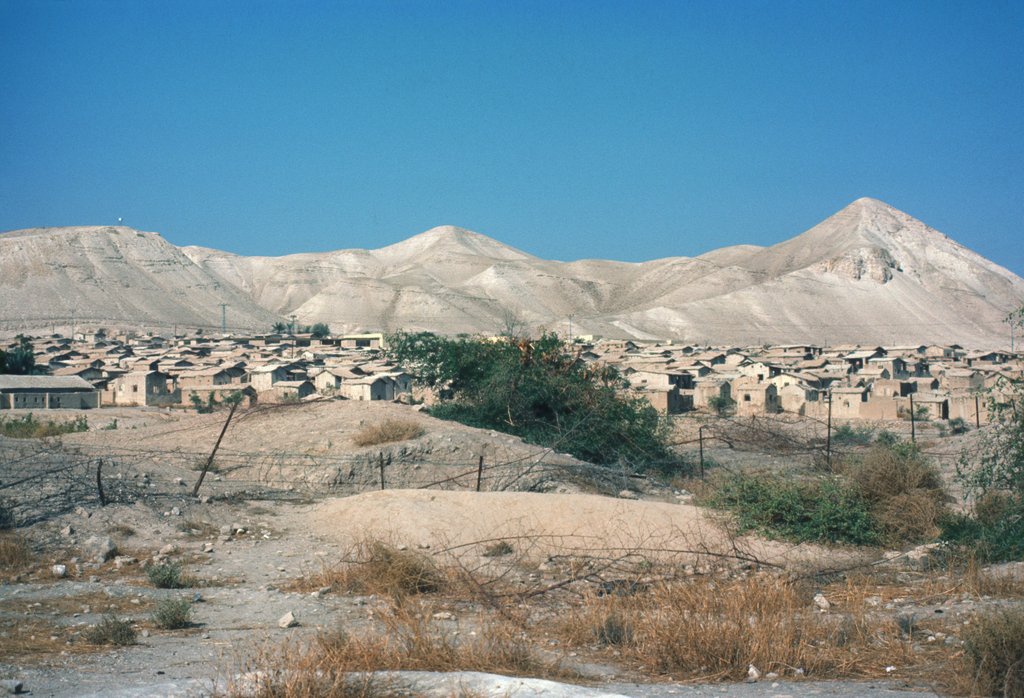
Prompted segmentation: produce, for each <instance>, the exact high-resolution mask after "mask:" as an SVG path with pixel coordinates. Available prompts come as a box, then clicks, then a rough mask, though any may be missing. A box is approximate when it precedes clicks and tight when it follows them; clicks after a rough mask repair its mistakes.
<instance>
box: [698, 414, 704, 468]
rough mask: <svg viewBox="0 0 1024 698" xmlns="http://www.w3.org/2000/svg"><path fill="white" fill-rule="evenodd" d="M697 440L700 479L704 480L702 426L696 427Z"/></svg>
mask: <svg viewBox="0 0 1024 698" xmlns="http://www.w3.org/2000/svg"><path fill="white" fill-rule="evenodd" d="M697 440H698V441H700V479H701V480H703V479H704V425H703V424H701V425H700V426H699V427H697Z"/></svg>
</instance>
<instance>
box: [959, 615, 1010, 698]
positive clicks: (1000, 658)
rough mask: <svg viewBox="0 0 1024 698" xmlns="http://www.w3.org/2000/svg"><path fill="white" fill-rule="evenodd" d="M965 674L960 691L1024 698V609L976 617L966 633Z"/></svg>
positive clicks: (961, 675)
mask: <svg viewBox="0 0 1024 698" xmlns="http://www.w3.org/2000/svg"><path fill="white" fill-rule="evenodd" d="M963 668H964V671H963V672H960V673H958V677H959V678H960V685H958V686H956V688H958V689H960V691H959V692H963V693H968V694H970V695H983V696H1006V697H1007V698H1010V697H1012V698H1021V697H1022V696H1024V609H1021V608H1016V609H1000V610H994V611H988V612H985V613H982V614H979V615H978V616H975V617H974V619H973V620H972V622H971V624H970V625H969V626H968V627H967V629H966V631H965V632H964V658H963Z"/></svg>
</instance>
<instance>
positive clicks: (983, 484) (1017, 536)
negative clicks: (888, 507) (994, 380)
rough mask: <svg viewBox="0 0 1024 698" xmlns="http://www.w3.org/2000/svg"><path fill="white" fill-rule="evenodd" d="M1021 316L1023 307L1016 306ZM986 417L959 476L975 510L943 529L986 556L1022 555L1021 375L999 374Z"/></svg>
mask: <svg viewBox="0 0 1024 698" xmlns="http://www.w3.org/2000/svg"><path fill="white" fill-rule="evenodd" d="M1015 312H1016V313H1017V316H1021V317H1024V307H1022V308H1021V309H1020V310H1019V311H1015ZM988 413H989V419H990V423H989V425H988V426H987V427H986V428H985V429H984V430H983V431H982V432H981V434H982V436H981V438H980V439H979V441H978V444H977V447H976V448H974V449H973V450H971V451H966V450H965V451H964V452H963V453H962V454H961V456H960V461H959V463H958V464H957V480H958V481H959V482H960V483H961V484H962V485H963V487H964V490H965V492H966V493H967V495H968V496H970V497H973V499H974V502H975V505H974V514H975V515H974V516H973V517H970V518H967V517H963V516H958V517H954V518H952V519H950V520H949V521H948V522H947V524H946V526H945V530H944V532H943V534H944V536H945V537H946V538H947V539H948V540H950V541H953V542H956V543H960V544H963V545H967V546H976V547H977V549H978V550H977V553H978V555H979V557H980V558H981V559H983V560H988V561H1002V560H1019V559H1024V379H1016V380H1011V379H1005V378H1004V379H1002V383H1001V384H1000V385H998V386H997V388H996V389H995V390H994V391H993V393H992V395H991V397H990V398H989V401H988Z"/></svg>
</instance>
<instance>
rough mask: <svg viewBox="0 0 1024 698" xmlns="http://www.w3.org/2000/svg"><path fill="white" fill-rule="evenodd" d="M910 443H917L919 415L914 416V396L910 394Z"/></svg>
mask: <svg viewBox="0 0 1024 698" xmlns="http://www.w3.org/2000/svg"><path fill="white" fill-rule="evenodd" d="M910 441H911V443H915V444H916V443H917V415H915V414H914V394H913V393H911V394H910Z"/></svg>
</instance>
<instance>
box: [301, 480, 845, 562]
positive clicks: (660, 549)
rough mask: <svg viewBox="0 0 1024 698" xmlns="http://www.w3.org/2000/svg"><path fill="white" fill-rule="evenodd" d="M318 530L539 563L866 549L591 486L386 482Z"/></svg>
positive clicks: (825, 557)
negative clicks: (807, 540) (736, 529)
mask: <svg viewBox="0 0 1024 698" xmlns="http://www.w3.org/2000/svg"><path fill="white" fill-rule="evenodd" d="M309 523H310V530H315V531H318V532H319V533H320V535H323V536H326V537H329V538H330V539H332V540H334V541H337V542H339V543H341V544H343V545H352V544H354V543H358V542H360V541H363V540H366V539H379V540H383V541H386V542H389V543H391V544H395V545H406V546H408V547H410V548H424V549H427V548H429V549H431V550H434V551H437V550H451V551H454V552H462V551H468V552H470V553H471V554H475V555H479V554H480V552H481V551H482V550H483V549H484V548H486V547H487V546H488V545H491V544H493V543H495V542H497V541H507V542H510V543H511V544H512V546H513V547H514V548H516V549H517V550H518V551H519V552H520V553H521V554H523V553H525V556H526V557H527V558H529V559H531V561H537V558H541V557H551V556H557V555H570V556H571V555H583V554H586V555H603V556H606V557H618V556H622V555H636V556H642V557H645V558H648V559H651V560H652V561H659V562H677V563H680V564H688V565H698V564H708V563H711V562H715V561H724V562H725V563H727V564H728V563H741V562H744V561H751V560H757V561H759V562H762V563H766V564H770V565H780V566H784V567H786V568H788V569H794V568H796V567H799V566H808V565H822V566H835V565H842V564H844V563H847V562H849V561H850V560H852V559H854V558H855V557H857V558H858V559H863V557H864V553H854V552H849V553H847V552H845V551H842V550H837V549H826V548H824V547H822V546H815V545H794V544H788V543H781V542H777V541H768V540H765V539H761V538H756V537H753V536H742V537H737V536H735V535H732V534H730V532H729V531H728V529H727V527H726V526H725V525H724V522H723V521H722V520H721V519H720V518H719V517H717V516H715V515H714V514H712V513H709V512H708V511H707V510H706V509H702V508H701V507H696V506H692V505H689V504H670V503H666V502H650V501H636V500H630V499H617V498H612V497H603V496H599V495H588V494H553V493H546V494H540V493H532V492H439V491H429V490H386V491H382V492H367V493H365V494H361V495H357V496H354V497H346V498H344V499H334V500H327V501H324V502H322V503H319V504H317V505H316V506H315V507H313V508H312V510H311V512H310V517H309Z"/></svg>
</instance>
